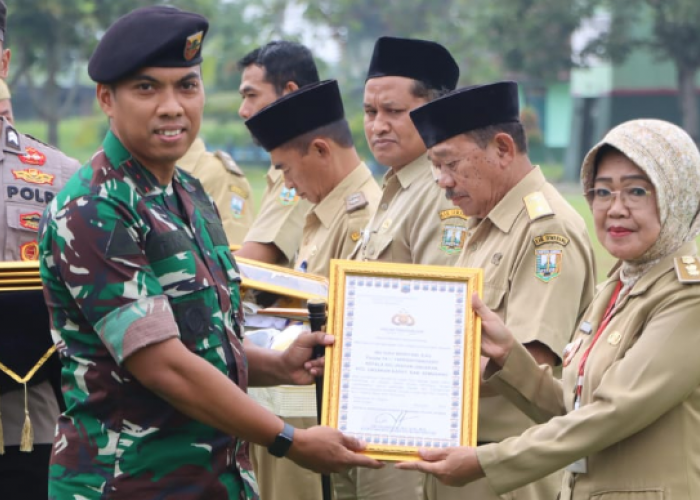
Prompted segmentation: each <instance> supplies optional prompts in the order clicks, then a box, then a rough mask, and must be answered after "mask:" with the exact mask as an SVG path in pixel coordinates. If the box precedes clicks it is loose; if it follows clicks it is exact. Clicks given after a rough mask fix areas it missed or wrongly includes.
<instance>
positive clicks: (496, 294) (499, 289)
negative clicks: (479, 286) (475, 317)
mask: <svg viewBox="0 0 700 500" xmlns="http://www.w3.org/2000/svg"><path fill="white" fill-rule="evenodd" d="M505 295H506V287H505V285H501V284H498V283H493V282H486V283H484V303H485V304H486V305H487V306H488V308H489V309H492V310H496V309H500V308H501V307H502V306H503V299H504V297H505Z"/></svg>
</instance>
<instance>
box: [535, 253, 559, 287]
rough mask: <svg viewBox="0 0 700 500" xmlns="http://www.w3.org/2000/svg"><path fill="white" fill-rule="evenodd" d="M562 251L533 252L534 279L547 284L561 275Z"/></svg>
mask: <svg viewBox="0 0 700 500" xmlns="http://www.w3.org/2000/svg"><path fill="white" fill-rule="evenodd" d="M562 257H563V254H562V250H560V249H556V250H535V277H536V278H538V279H539V280H541V281H543V282H545V283H549V282H550V281H552V280H553V279H554V278H556V277H557V276H559V275H560V274H561V265H562Z"/></svg>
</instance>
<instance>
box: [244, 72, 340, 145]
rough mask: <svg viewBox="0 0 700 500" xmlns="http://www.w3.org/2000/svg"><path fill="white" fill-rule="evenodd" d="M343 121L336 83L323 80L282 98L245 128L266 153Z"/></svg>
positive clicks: (250, 120)
mask: <svg viewBox="0 0 700 500" xmlns="http://www.w3.org/2000/svg"><path fill="white" fill-rule="evenodd" d="M343 118H345V111H344V110H343V100H342V98H341V97H340V89H339V88H338V82H337V81H336V80H325V81H322V82H319V83H314V84H311V85H307V86H305V87H302V88H300V89H299V90H297V91H295V92H292V93H290V94H287V95H285V96H283V97H281V98H280V99H278V100H277V101H275V102H273V103H272V104H269V105H268V106H266V107H264V108H263V109H261V110H260V111H258V112H257V113H256V114H254V115H253V116H251V117H250V118H249V119H248V120H246V122H245V125H246V127H248V130H250V133H251V134H252V135H253V137H254V138H255V140H256V141H258V143H259V144H260V145H261V146H262V147H263V148H265V150H266V151H272V150H273V149H275V148H278V147H279V146H282V145H283V144H285V143H287V142H289V141H291V140H292V139H295V138H297V137H299V136H300V135H303V134H306V133H307V132H311V131H313V130H316V129H317V128H320V127H323V126H325V125H329V124H331V123H333V122H337V121H338V120H342V119H343Z"/></svg>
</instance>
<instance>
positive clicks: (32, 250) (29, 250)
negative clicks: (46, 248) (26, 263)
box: [19, 240, 39, 260]
mask: <svg viewBox="0 0 700 500" xmlns="http://www.w3.org/2000/svg"><path fill="white" fill-rule="evenodd" d="M19 258H20V259H22V260H39V244H38V243H37V242H36V240H34V241H29V242H27V243H25V244H24V245H21V246H20V247H19Z"/></svg>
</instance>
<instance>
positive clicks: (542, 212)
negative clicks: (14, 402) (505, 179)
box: [523, 191, 554, 220]
mask: <svg viewBox="0 0 700 500" xmlns="http://www.w3.org/2000/svg"><path fill="white" fill-rule="evenodd" d="M523 201H524V202H525V209H526V210H527V216H528V217H529V218H530V220H537V219H541V218H542V217H547V216H550V215H554V210H552V207H550V206H549V202H548V201H547V199H546V198H545V197H544V194H542V192H540V191H535V192H534V193H530V194H528V195H527V196H526V197H525V198H523Z"/></svg>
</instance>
